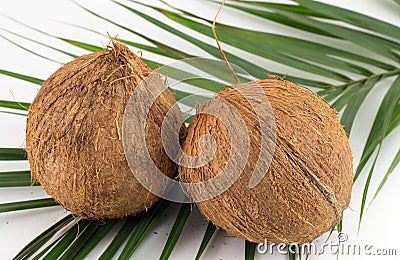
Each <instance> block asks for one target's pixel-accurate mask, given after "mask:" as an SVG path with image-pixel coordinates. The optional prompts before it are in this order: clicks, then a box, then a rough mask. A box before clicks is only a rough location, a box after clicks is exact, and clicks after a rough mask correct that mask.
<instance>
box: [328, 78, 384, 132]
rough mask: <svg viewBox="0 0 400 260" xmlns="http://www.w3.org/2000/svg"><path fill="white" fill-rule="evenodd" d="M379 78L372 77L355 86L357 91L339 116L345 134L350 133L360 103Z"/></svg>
mask: <svg viewBox="0 0 400 260" xmlns="http://www.w3.org/2000/svg"><path fill="white" fill-rule="evenodd" d="M379 80H380V78H372V79H370V80H368V81H367V82H366V83H365V84H361V86H360V87H359V88H355V89H356V90H357V91H356V92H355V93H354V95H352V96H351V97H350V99H349V100H348V102H347V106H346V108H345V110H344V112H343V115H342V117H341V118H340V122H341V123H342V125H344V129H345V131H346V133H347V134H350V132H351V129H352V127H353V123H354V120H355V118H356V115H357V112H358V110H359V109H360V107H361V105H362V103H363V102H364V100H365V99H366V97H367V96H368V94H369V92H370V91H371V90H372V88H373V87H374V86H375V84H376V83H377V82H378V81H379ZM335 103H336V102H335Z"/></svg>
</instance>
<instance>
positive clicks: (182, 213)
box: [159, 203, 191, 260]
mask: <svg viewBox="0 0 400 260" xmlns="http://www.w3.org/2000/svg"><path fill="white" fill-rule="evenodd" d="M190 212H191V205H190V204H188V203H184V204H182V205H181V209H180V210H179V212H178V215H177V216H176V220H175V223H174V225H173V226H172V229H171V232H170V233H169V236H168V239H167V242H166V243H165V245H164V249H163V251H162V252H161V256H160V258H159V259H160V260H167V259H169V257H170V255H171V253H172V250H173V249H174V247H175V246H176V243H177V242H178V239H179V236H180V235H181V233H182V230H183V228H184V227H185V224H186V221H187V219H188V217H189V215H190Z"/></svg>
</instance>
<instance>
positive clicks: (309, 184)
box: [179, 79, 353, 244]
mask: <svg viewBox="0 0 400 260" xmlns="http://www.w3.org/2000/svg"><path fill="white" fill-rule="evenodd" d="M256 84H258V85H259V86H261V87H262V90H263V91H264V93H265V94H266V96H267V97H268V99H269V102H270V105H271V107H272V110H273V114H274V117H275V122H276V147H275V151H274V154H273V159H272V162H271V165H270V167H269V168H267V167H266V168H265V169H264V172H265V175H264V177H263V178H262V180H261V181H260V182H259V183H258V184H257V185H256V186H255V187H254V188H250V187H249V180H250V177H251V176H252V172H253V169H254V167H255V164H256V162H257V160H258V156H259V155H260V156H262V155H261V154H260V129H259V127H260V124H259V123H257V117H256V115H255V112H254V110H252V109H251V106H250V105H249V104H250V103H249V101H250V102H251V101H254V100H255V99H253V100H252V97H251V95H247V97H246V98H247V99H248V101H246V99H245V98H244V97H243V96H242V95H241V94H240V93H239V92H238V91H237V90H236V89H241V90H246V91H247V93H249V92H251V88H255V85H256ZM235 88H236V89H234V88H227V89H225V90H224V91H222V92H220V93H218V94H217V95H216V96H215V97H214V98H213V99H212V100H210V101H209V102H208V103H206V104H205V105H204V106H202V107H201V108H200V112H201V111H203V110H207V111H218V112H219V113H229V109H228V108H227V107H224V106H223V105H221V104H222V103H221V101H220V100H219V99H220V98H222V99H224V100H227V101H228V102H229V103H230V104H231V105H233V106H234V107H235V108H236V109H237V110H238V111H239V112H240V115H241V117H242V118H243V120H244V121H245V124H246V127H247V131H248V132H249V138H250V153H249V158H248V161H247V163H246V166H245V168H244V171H243V172H242V173H241V175H240V176H239V178H238V179H237V180H236V182H235V183H234V184H233V185H232V186H231V187H230V188H229V189H228V190H226V191H224V192H223V193H222V194H220V195H218V196H217V197H215V198H212V199H209V200H205V201H201V202H197V206H198V208H199V209H200V211H201V213H202V214H203V215H204V216H205V217H206V218H207V219H208V220H210V221H211V222H212V223H214V224H215V225H216V226H218V227H220V228H222V229H224V230H226V231H227V232H228V233H230V234H233V235H235V236H237V237H241V238H244V239H246V240H249V241H252V242H257V243H264V242H265V239H267V241H268V243H285V244H290V243H298V244H301V243H304V242H309V241H311V240H313V239H315V238H316V237H318V236H320V235H321V234H322V233H324V232H326V231H328V230H330V229H332V228H333V227H334V226H335V225H336V224H337V223H338V222H339V221H340V219H341V217H342V213H343V210H344V209H346V208H347V207H348V205H349V201H350V195H351V187H352V179H353V174H352V173H353V169H352V155H351V150H350V145H349V141H348V137H347V135H346V133H345V131H344V129H343V126H342V125H341V124H340V122H339V120H338V118H337V112H336V111H335V110H334V109H333V108H331V107H330V106H329V104H328V103H326V102H325V101H324V100H323V99H322V98H320V97H319V96H318V95H316V94H314V93H312V92H311V91H309V90H307V89H305V88H303V87H301V86H298V85H296V84H293V83H290V82H288V81H285V80H279V79H270V80H261V81H257V82H250V83H246V84H240V85H237V86H235ZM203 135H212V136H213V138H214V140H215V142H216V145H217V151H216V153H215V156H214V158H213V159H212V160H211V161H210V162H209V163H207V164H206V165H204V166H202V167H197V168H192V167H184V166H179V177H180V179H181V180H182V181H184V182H187V183H199V182H203V181H206V180H209V179H211V178H213V177H215V176H218V175H219V174H220V173H221V171H222V169H223V168H224V167H225V165H226V163H227V160H228V158H229V156H230V152H231V150H232V149H231V143H230V142H231V141H230V136H229V133H228V129H227V127H226V126H225V125H224V124H222V122H221V121H220V120H219V119H218V118H217V117H215V116H211V115H206V114H202V113H199V114H197V115H196V116H195V117H194V120H193V122H192V123H191V125H190V126H189V128H188V135H187V138H186V140H185V142H184V144H183V151H184V153H186V154H187V155H190V156H199V155H200V154H201V148H200V147H199V142H200V138H201V137H202V136H203ZM246 138H247V137H246V136H243V139H246ZM260 160H261V161H263V160H265V161H267V160H268V158H260ZM227 176H228V177H229V174H228V175H227ZM188 190H189V193H191V195H192V196H193V197H194V198H196V197H197V196H199V195H200V194H203V195H204V193H207V192H211V191H208V190H198V189H197V190H196V189H195V188H192V189H191V186H190V184H189V185H188Z"/></svg>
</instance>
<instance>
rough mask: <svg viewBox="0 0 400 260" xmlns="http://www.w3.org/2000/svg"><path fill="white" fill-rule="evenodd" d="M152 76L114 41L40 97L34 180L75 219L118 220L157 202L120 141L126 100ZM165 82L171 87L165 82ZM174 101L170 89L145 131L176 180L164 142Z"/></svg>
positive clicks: (29, 140) (33, 113)
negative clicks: (164, 125)
mask: <svg viewBox="0 0 400 260" xmlns="http://www.w3.org/2000/svg"><path fill="white" fill-rule="evenodd" d="M152 72H153V71H152V70H151V69H150V68H149V67H148V66H147V65H146V64H145V63H144V62H143V61H142V60H141V59H140V58H139V57H137V56H136V55H135V54H134V53H133V52H131V51H130V50H129V49H128V48H127V47H126V46H125V45H122V44H120V43H118V42H116V41H113V46H112V47H109V48H107V49H106V50H104V51H102V52H97V53H92V54H88V55H83V56H81V57H79V58H77V59H75V60H73V61H71V62H69V63H67V64H65V65H64V66H62V67H61V68H60V69H58V70H57V71H56V72H55V73H54V74H53V75H51V76H50V78H48V79H47V80H46V81H45V82H44V83H43V85H42V87H41V89H40V90H39V93H38V94H37V96H36V97H35V99H34V101H33V103H32V105H31V107H30V109H29V113H28V119H27V126H26V150H27V155H28V159H29V163H30V166H31V171H32V177H33V178H34V179H35V180H37V181H38V182H39V183H40V184H41V185H42V186H43V188H44V189H45V190H46V191H47V193H48V194H50V195H51V196H52V197H53V198H54V199H55V200H56V201H57V202H59V203H60V204H61V205H63V206H64V207H65V208H67V209H68V210H70V211H71V212H72V213H73V214H76V215H79V216H81V217H82V218H90V219H93V218H117V217H123V216H128V215H135V214H137V213H139V212H141V211H143V210H145V209H147V208H149V207H150V206H151V205H152V204H153V203H154V202H156V201H157V200H158V197H157V196H155V195H153V194H152V193H151V192H149V191H148V190H147V189H145V188H144V187H143V186H142V185H141V184H140V183H139V182H138V181H137V180H136V178H135V176H134V174H133V173H132V172H131V169H130V168H129V166H128V163H127V161H126V158H125V154H124V148H123V143H122V137H121V135H122V125H123V117H124V110H125V107H126V105H127V102H128V100H129V98H130V97H131V95H132V93H133V91H134V90H135V88H136V86H137V85H138V84H139V83H140V82H141V81H142V80H143V79H144V78H145V77H146V76H148V75H150V73H152ZM159 84H164V82H163V80H162V79H161V78H160V80H159ZM147 101H148V100H143V101H137V102H139V103H140V102H147ZM175 102H176V101H175V98H174V96H173V94H172V93H171V92H170V91H169V90H168V89H167V90H166V91H164V92H163V93H162V94H161V95H160V96H159V97H158V98H157V99H156V101H155V102H154V104H153V105H152V107H151V109H150V111H149V114H148V117H147V125H146V130H145V131H146V132H145V134H146V138H147V140H149V142H148V147H147V150H148V151H149V154H150V155H151V158H152V159H153V160H154V163H155V164H156V165H157V167H158V168H159V170H160V171H161V172H162V173H164V174H165V175H167V176H168V177H171V178H173V177H175V176H176V175H177V166H176V164H175V163H174V162H172V161H171V160H170V159H169V158H168V156H167V154H166V153H165V151H164V149H163V146H162V142H161V139H160V138H159V136H161V132H160V131H161V130H160V129H161V123H162V118H163V116H164V115H165V114H166V113H167V111H168V110H169V109H170V108H171V107H172V106H173V104H174V103H175ZM137 107H139V108H140V104H138V106H137ZM178 113H179V111H178V112H177V113H176V114H178ZM132 145H134V144H132ZM132 149H133V150H134V149H135V147H134V146H133V148H132ZM140 149H141V148H140ZM138 150H139V149H138ZM142 150H143V149H142ZM141 156H142V154H138V155H137V156H136V158H138V159H139V160H140V159H141V158H140V157H141ZM143 160H145V159H143ZM146 174H151V173H147V172H146Z"/></svg>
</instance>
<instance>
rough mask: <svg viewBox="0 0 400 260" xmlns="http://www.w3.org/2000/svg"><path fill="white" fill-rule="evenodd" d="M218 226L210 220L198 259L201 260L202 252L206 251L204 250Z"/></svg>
mask: <svg viewBox="0 0 400 260" xmlns="http://www.w3.org/2000/svg"><path fill="white" fill-rule="evenodd" d="M216 229H217V228H216V227H215V226H214V224H213V223H211V222H208V225H207V229H206V232H205V233H204V236H203V239H202V241H201V244H200V247H199V250H198V251H197V254H196V257H195V259H196V260H199V259H200V257H201V256H202V254H203V253H204V250H206V248H207V245H208V243H209V242H210V240H211V238H212V236H213V235H214V233H215V231H216Z"/></svg>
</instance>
